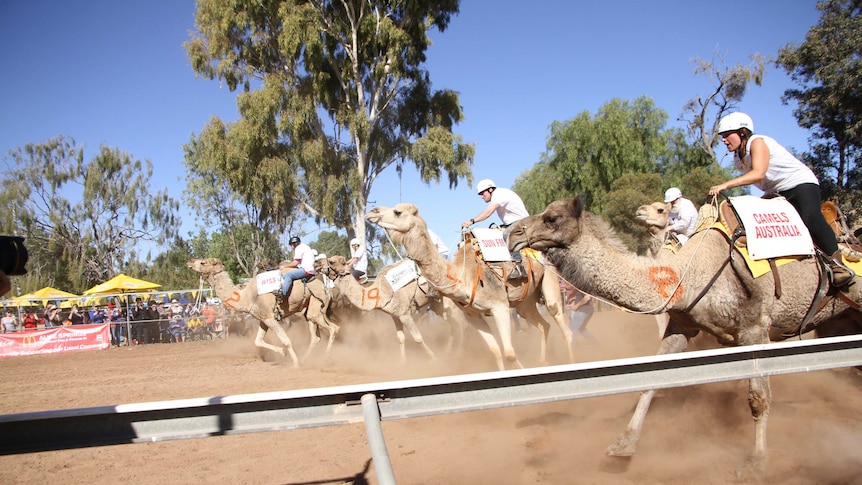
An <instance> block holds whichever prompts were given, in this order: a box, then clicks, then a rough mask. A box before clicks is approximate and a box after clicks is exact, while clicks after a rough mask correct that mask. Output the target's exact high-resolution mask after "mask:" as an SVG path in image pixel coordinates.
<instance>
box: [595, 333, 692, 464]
mask: <svg viewBox="0 0 862 485" xmlns="http://www.w3.org/2000/svg"><path fill="white" fill-rule="evenodd" d="M687 346H688V339H687V338H686V336H685V335H682V334H679V333H672V334H670V335H666V336H665V338H664V339H662V341H661V344H660V345H659V347H658V352H656V355H664V354H673V353H676V352H682V351H684V350H685V348H686V347H687ZM654 396H655V389H650V390H648V391H644V392H642V393H641V395H640V398H639V399H638V404H637V406H636V407H635V412H634V414H633V415H632V417H631V419H630V420H629V424H628V426H626V429H625V431H623V432H622V433H620V435H619V436H617V439H616V441H615V442H614V443H613V444H612V445H610V446H608V448H607V449H606V450H605V453H607V454H608V455H611V456H632V455H634V454H635V451H637V448H638V440H640V437H641V430H642V429H643V425H644V419H645V418H646V415H647V412H648V411H649V407H650V404H651V403H652V398H653V397H654Z"/></svg>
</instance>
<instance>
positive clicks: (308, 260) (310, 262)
mask: <svg viewBox="0 0 862 485" xmlns="http://www.w3.org/2000/svg"><path fill="white" fill-rule="evenodd" d="M293 260H294V261H296V262H297V264H298V267H299V268H302V269H304V270H305V272H306V273H307V274H314V251H313V250H312V249H311V247H310V246H309V245H308V244H305V243H303V242H301V243H299V244H298V245H297V246H296V249H294V250H293Z"/></svg>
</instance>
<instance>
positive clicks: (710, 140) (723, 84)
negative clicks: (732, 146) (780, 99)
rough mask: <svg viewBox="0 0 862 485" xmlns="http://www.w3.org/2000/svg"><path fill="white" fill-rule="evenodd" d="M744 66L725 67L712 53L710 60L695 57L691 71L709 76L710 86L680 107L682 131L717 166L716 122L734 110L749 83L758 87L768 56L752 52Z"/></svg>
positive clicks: (718, 57)
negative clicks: (703, 94)
mask: <svg viewBox="0 0 862 485" xmlns="http://www.w3.org/2000/svg"><path fill="white" fill-rule="evenodd" d="M749 59H750V62H749V63H748V64H747V65H743V64H735V65H733V66H728V65H727V64H726V63H725V60H724V57H722V56H720V55H713V57H712V58H711V59H708V60H707V59H703V58H700V57H695V58H694V60H693V61H692V62H693V63H694V65H695V68H694V73H695V74H696V75H700V76H704V77H706V78H708V79H709V82H710V85H711V88H710V91H709V92H708V93H707V94H706V95H705V96H697V97H694V98H692V99H690V100H689V101H688V102H687V103H686V104H685V106H684V107H683V113H682V116H681V119H682V121H684V122H685V123H686V132H687V134H688V137H689V139H690V140H691V142H692V143H693V144H694V146H695V147H697V148H699V149H700V150H702V151H703V152H704V153H705V154H706V155H707V156H708V157H709V159H710V160H712V161H714V162H715V163H716V165H717V166H720V165H721V163H720V159H719V158H718V156H717V155H716V153H715V147H716V145H718V142H719V141H720V140H719V139H718V122H719V120H721V117H722V116H724V114H726V113H729V112H731V111H735V110H736V109H737V107H738V106H739V103H740V102H741V101H742V99H743V98H744V97H745V93H746V92H747V91H748V87H749V85H750V84H751V83H754V84H756V85H757V86H760V85H761V84H762V83H763V76H764V75H765V73H766V65H767V64H768V62H769V59H768V58H766V57H764V56H762V55H761V54H758V53H755V54H752V55H751V56H749Z"/></svg>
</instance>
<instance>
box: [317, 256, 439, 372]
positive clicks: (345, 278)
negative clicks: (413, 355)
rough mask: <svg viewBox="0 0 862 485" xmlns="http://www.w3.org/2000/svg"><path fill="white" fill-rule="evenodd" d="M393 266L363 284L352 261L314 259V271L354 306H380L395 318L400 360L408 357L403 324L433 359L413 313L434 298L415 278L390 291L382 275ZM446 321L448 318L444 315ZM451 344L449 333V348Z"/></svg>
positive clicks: (363, 307)
mask: <svg viewBox="0 0 862 485" xmlns="http://www.w3.org/2000/svg"><path fill="white" fill-rule="evenodd" d="M395 266H396V265H394V264H391V265H389V266H386V267H384V268H383V269H381V270H380V271H379V272H378V273H377V278H375V280H374V282H373V283H371V284H370V285H367V286H363V285H360V284H359V282H358V281H356V278H354V277H353V273H352V269H353V268H352V265H350V264H348V263H347V261H346V260H345V259H344V256H331V257H329V258H328V259H319V260H317V261H315V262H314V269H315V271H317V273H318V274H322V275H324V276H326V277H327V278H329V279H330V280H332V281H333V283H334V284H335V286H336V288H338V289H339V291H340V292H341V294H342V295H344V296H345V297H346V298H347V300H348V301H349V302H350V303H351V304H352V305H353V306H355V307H356V308H359V309H360V310H366V311H370V310H381V311H383V312H385V313H387V314H389V315H390V316H391V317H392V319H393V320H394V322H395V333H396V335H397V337H398V344H399V346H400V349H401V362H404V361H406V360H407V351H406V347H405V338H404V327H405V326H406V327H407V330H408V331H409V332H410V336H411V337H413V341H414V342H416V343H417V344H418V345H419V346H420V347H421V348H422V350H423V351H425V353H426V354H427V355H428V357H430V358H432V359H434V358H436V356H435V355H434V351H432V350H431V349H430V348H429V347H428V345H426V344H425V340H424V339H423V338H422V333H421V332H420V331H419V326H418V325H417V324H416V320H415V319H414V315H416V314H417V313H418V312H419V310H420V309H422V308H425V307H427V306H428V305H429V304H430V303H431V302H432V301H433V299H432V298H429V297H428V295H427V288H426V289H425V290H423V289H421V288H420V286H419V284H418V283H417V282H416V280H413V281H411V282H410V283H408V284H407V285H405V286H403V287H401V288H399V289H398V290H397V291H392V287H391V286H390V285H389V283H388V282H387V280H386V278H385V275H386V274H387V273H388V272H389V271H390V270H392V269H393V268H395ZM437 313H438V314H439V315H442V311H440V310H439V309H438V311H437ZM447 321H449V320H448V319H447ZM451 344H452V342H451V337H450V348H451Z"/></svg>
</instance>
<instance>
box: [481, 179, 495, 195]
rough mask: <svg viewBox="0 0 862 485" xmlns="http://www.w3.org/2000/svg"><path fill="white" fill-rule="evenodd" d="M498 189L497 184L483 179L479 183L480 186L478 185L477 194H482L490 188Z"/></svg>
mask: <svg viewBox="0 0 862 485" xmlns="http://www.w3.org/2000/svg"><path fill="white" fill-rule="evenodd" d="M496 187H497V184H495V183H494V181H493V180H491V179H482V180H480V181H479V183H478V184H476V193H477V194H481V193H482V192H484V191H486V190H488V189H490V188H496Z"/></svg>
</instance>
